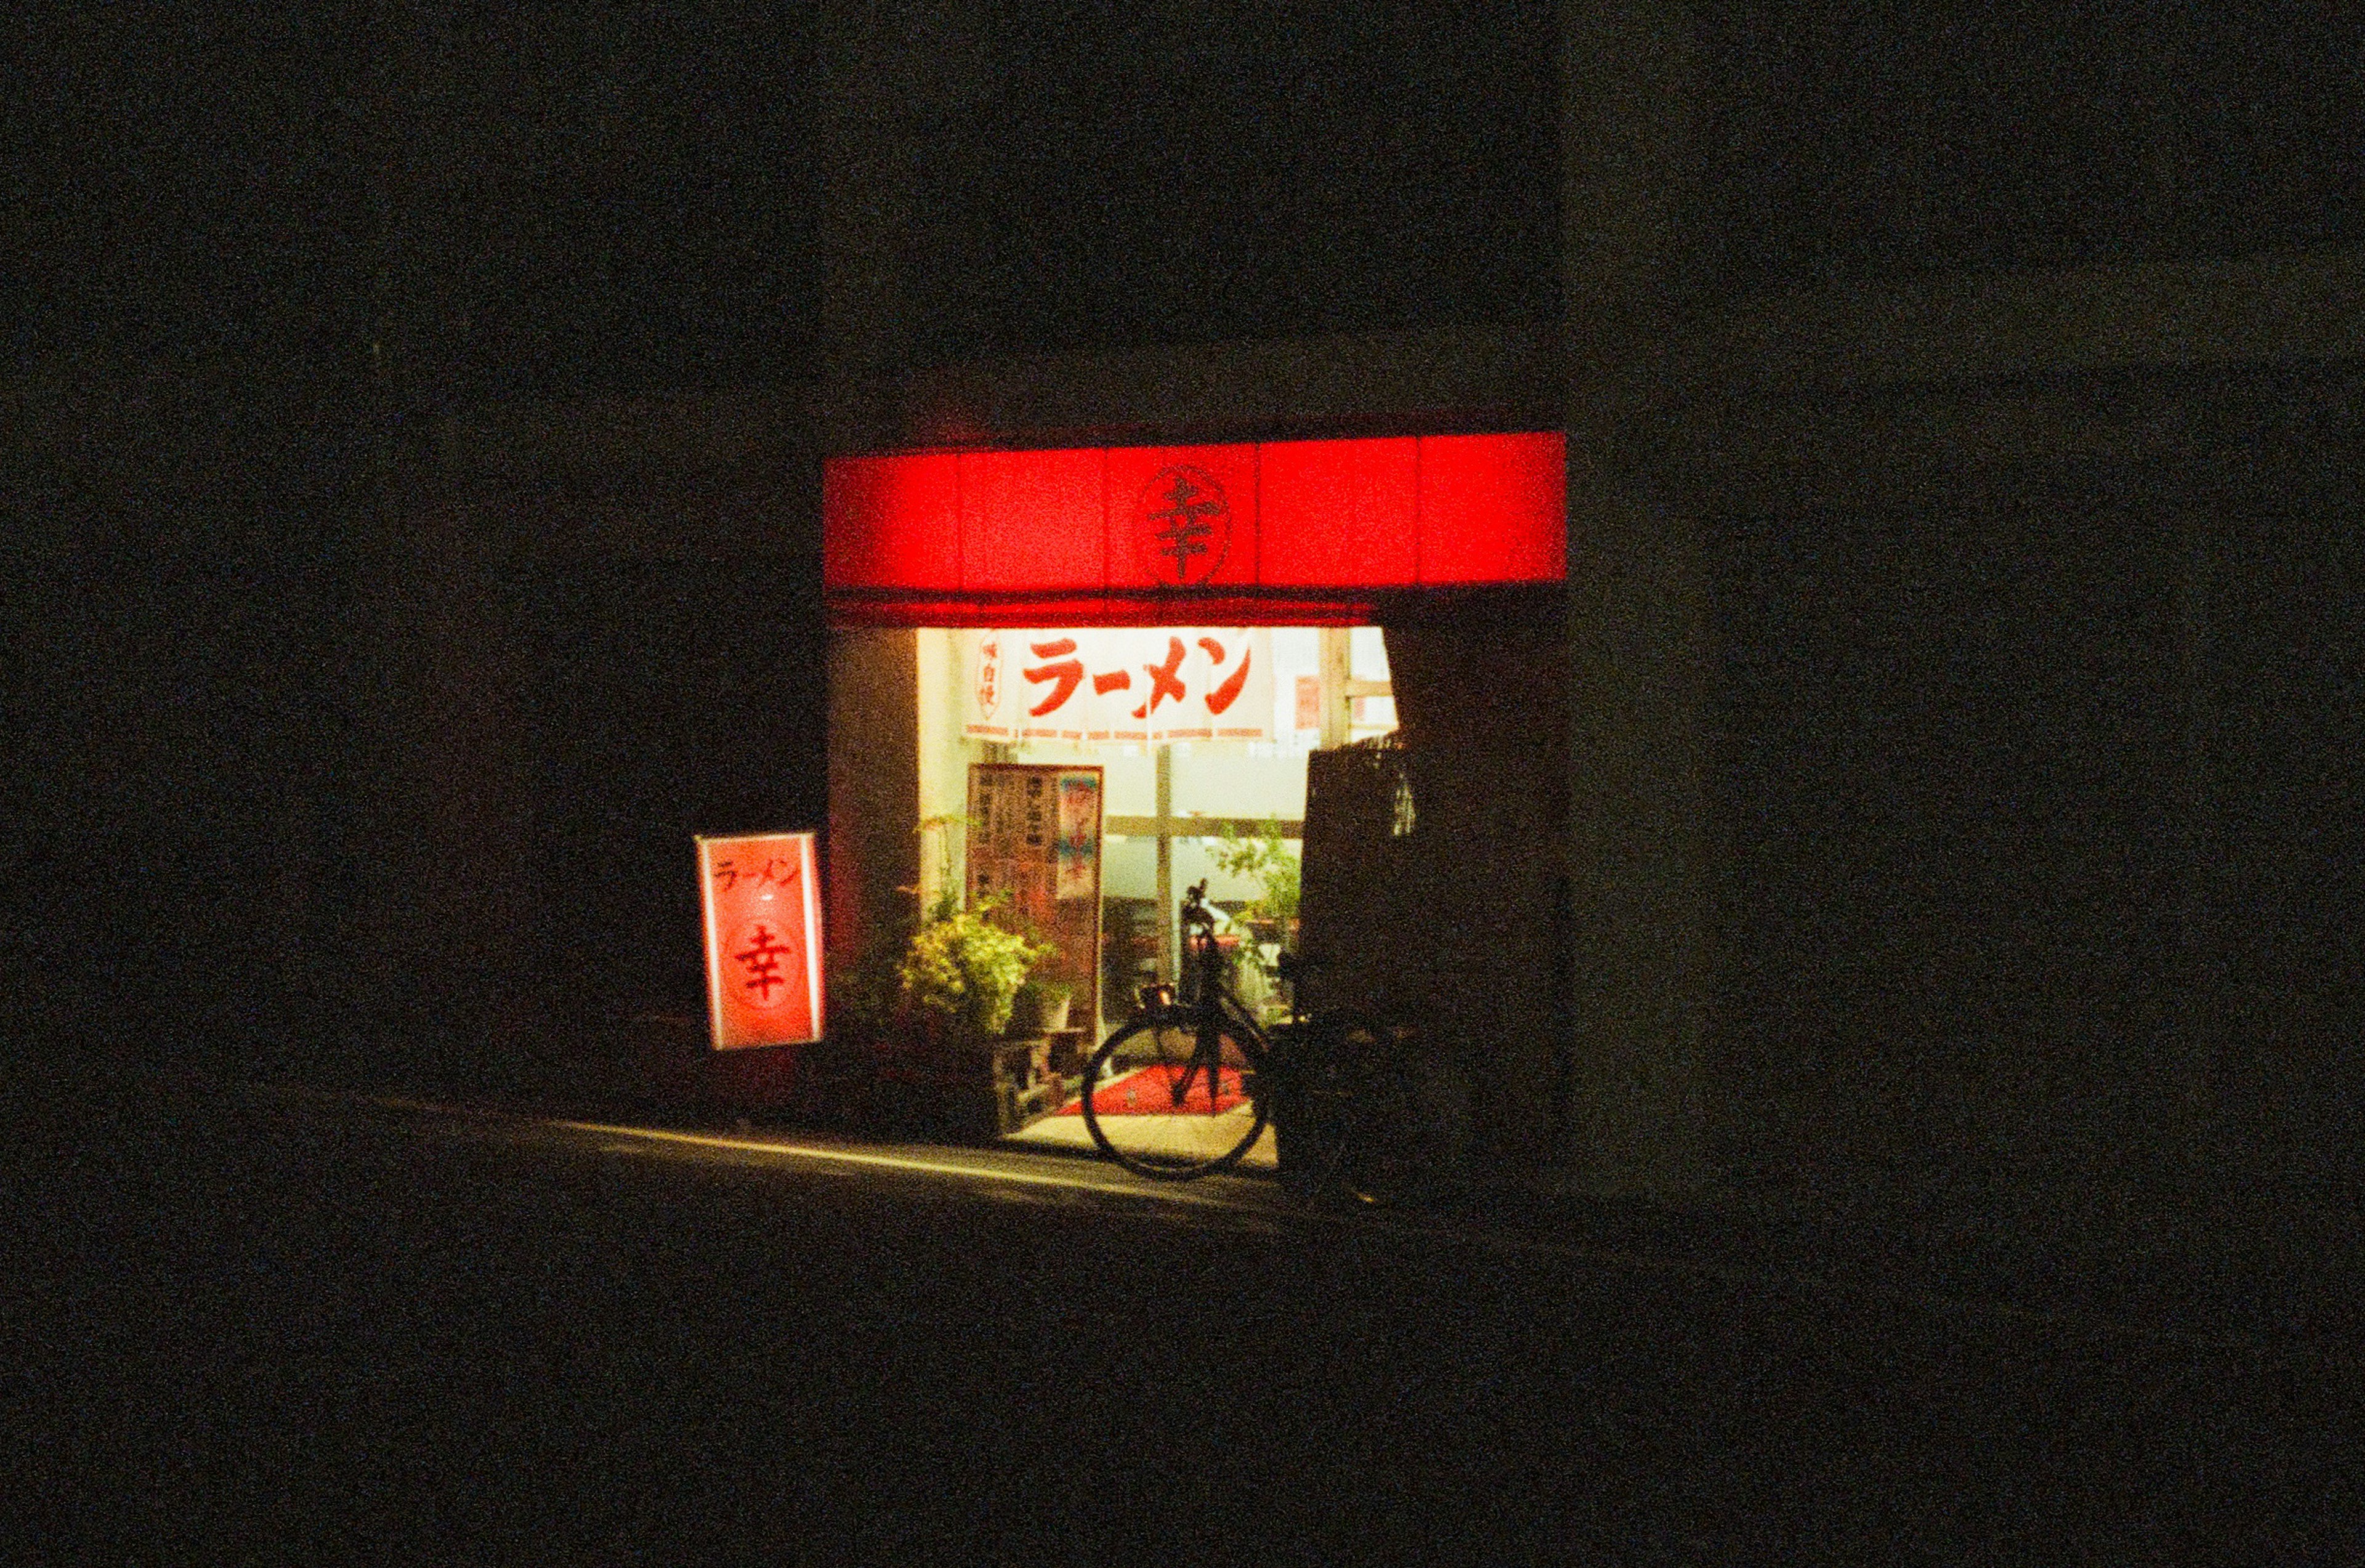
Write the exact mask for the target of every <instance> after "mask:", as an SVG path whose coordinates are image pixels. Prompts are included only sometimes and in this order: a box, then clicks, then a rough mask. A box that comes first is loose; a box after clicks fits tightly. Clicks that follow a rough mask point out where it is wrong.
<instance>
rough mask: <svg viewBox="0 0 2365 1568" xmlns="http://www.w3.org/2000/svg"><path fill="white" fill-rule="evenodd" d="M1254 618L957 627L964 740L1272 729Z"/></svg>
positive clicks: (1237, 736)
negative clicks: (964, 675) (1206, 623)
mask: <svg viewBox="0 0 2365 1568" xmlns="http://www.w3.org/2000/svg"><path fill="white" fill-rule="evenodd" d="M961 646H962V651H963V654H964V655H965V657H964V668H965V669H966V671H967V672H968V677H969V679H968V695H967V697H966V699H965V703H966V711H965V713H964V715H963V720H962V724H961V734H964V735H967V736H969V737H970V738H971V739H973V740H992V741H1023V740H1046V741H1064V742H1068V743H1070V744H1080V745H1093V744H1096V743H1108V744H1126V743H1130V744H1136V745H1139V744H1144V743H1147V744H1150V745H1158V744H1162V743H1164V742H1168V741H1190V740H1226V741H1269V740H1271V739H1272V738H1273V707H1272V703H1273V695H1272V692H1273V688H1272V634H1271V633H1268V632H1267V631H1266V630H1264V629H1263V628H1262V627H1238V626H1233V627H1199V626H1117V627H1099V628H1078V629H1075V630H1070V631H1056V630H1044V631H999V630H997V631H970V632H964V633H961Z"/></svg>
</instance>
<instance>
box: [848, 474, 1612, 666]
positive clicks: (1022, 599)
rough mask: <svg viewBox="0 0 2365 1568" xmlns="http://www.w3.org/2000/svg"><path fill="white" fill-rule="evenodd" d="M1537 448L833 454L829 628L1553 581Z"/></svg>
mask: <svg viewBox="0 0 2365 1568" xmlns="http://www.w3.org/2000/svg"><path fill="white" fill-rule="evenodd" d="M1565 451H1566V448H1565V444H1564V441H1563V438H1562V437H1561V435H1560V434H1559V433H1558V432H1557V431H1550V432H1544V433H1541V434H1499V435H1469V436H1420V437H1388V438H1373V439H1357V440H1339V441H1301V442H1264V443H1262V444H1258V443H1254V442H1239V443H1234V444H1229V445H1209V446H1172V447H1126V446H1119V447H1106V448H1070V449H1063V450H1058V451H1047V452H972V453H965V454H959V455H958V456H956V455H954V454H947V453H932V454H911V455H908V456H891V457H852V458H833V459H831V460H830V461H829V462H828V464H826V465H824V481H823V510H824V520H823V545H824V564H823V573H824V582H825V584H826V586H827V588H828V590H829V593H830V599H831V606H832V609H833V611H834V613H835V614H836V615H838V616H839V617H841V618H842V619H845V620H849V621H864V622H875V623H882V624H895V625H906V626H915V625H992V624H1001V625H1024V624H1070V625H1121V624H1127V623H1132V622H1145V623H1154V622H1159V621H1160V620H1165V619H1171V617H1172V616H1173V615H1174V614H1176V613H1177V612H1178V605H1179V604H1188V605H1189V606H1190V607H1191V608H1190V610H1189V612H1188V613H1189V617H1190V619H1191V620H1192V621H1193V622H1195V623H1205V624H1215V623H1216V622H1224V623H1228V624H1232V625H1250V624H1260V625H1279V624H1283V623H1320V624H1343V623H1349V622H1357V621H1361V620H1364V619H1368V615H1369V612H1370V610H1371V606H1372V600H1373V597H1374V596H1375V595H1385V594H1388V593H1393V592H1398V591H1403V590H1407V589H1414V588H1425V587H1454V588H1462V587H1473V586H1482V585H1489V584H1517V583H1555V582H1559V581H1561V580H1562V579H1563V578H1564V577H1565V576H1566V573H1567V554H1568V546H1567V523H1566V503H1567V498H1566V490H1567V476H1566V470H1565V465H1564V458H1565Z"/></svg>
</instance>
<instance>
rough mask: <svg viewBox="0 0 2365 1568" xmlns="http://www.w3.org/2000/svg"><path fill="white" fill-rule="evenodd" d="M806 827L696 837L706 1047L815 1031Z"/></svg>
mask: <svg viewBox="0 0 2365 1568" xmlns="http://www.w3.org/2000/svg"><path fill="white" fill-rule="evenodd" d="M813 840H814V835H813V834H810V833H763V834H743V835H740V836H736V837H731V838H706V837H701V838H700V839H699V840H698V884H699V894H700V902H701V904H702V906H703V909H704V913H705V917H706V995H707V1004H708V1011H709V1016H710V1018H711V1020H712V1028H713V1040H714V1048H715V1049H716V1050H718V1051H728V1050H737V1049H740V1048H742V1047H747V1046H801V1045H805V1044H808V1043H810V1042H812V1041H814V1040H817V1039H819V1038H821V996H822V988H821V901H820V898H819V895H818V893H817V892H816V890H815V889H814V887H813Z"/></svg>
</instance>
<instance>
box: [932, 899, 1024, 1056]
mask: <svg viewBox="0 0 2365 1568" xmlns="http://www.w3.org/2000/svg"><path fill="white" fill-rule="evenodd" d="M1001 902H1002V901H1001V900H1000V899H998V898H993V899H986V900H982V901H981V902H980V903H979V905H978V907H977V908H975V909H959V908H955V907H949V906H947V903H946V902H945V901H943V900H939V901H938V906H937V908H936V910H933V911H931V914H932V915H933V916H934V918H932V919H930V920H928V921H927V922H925V924H922V925H921V927H920V929H919V930H918V931H916V932H914V933H913V935H912V940H911V944H910V946H907V947H905V948H904V950H903V961H902V966H901V968H900V969H899V970H898V973H899V974H900V976H901V977H902V999H903V1002H905V1003H906V1004H907V1005H908V1006H910V1007H911V1008H913V1010H914V1011H915V1012H917V1013H920V1014H928V1015H931V1016H933V1017H934V1018H935V1019H936V1020H938V1021H939V1022H938V1023H937V1025H936V1026H937V1027H939V1028H945V1029H949V1030H951V1031H953V1032H954V1033H956V1034H957V1035H958V1036H962V1037H965V1038H969V1039H992V1038H994V1037H996V1036H1000V1035H1001V1033H1002V1032H1003V1030H1004V1029H1006V1028H1008V1027H1009V1025H1010V1009H1011V1004H1012V1002H1014V1000H1015V998H1016V996H1017V992H1018V987H1019V985H1020V984H1021V983H1022V982H1023V981H1024V980H1026V971H1027V970H1029V969H1033V968H1034V967H1035V966H1036V965H1037V964H1038V963H1040V962H1041V961H1042V960H1043V959H1044V958H1048V957H1049V956H1050V953H1051V951H1052V948H1051V946H1050V945H1049V944H1048V943H1037V942H1029V941H1028V940H1026V937H1024V936H1021V935H1018V934H1017V933H1015V932H1011V931H1004V930H1003V929H1002V928H1001V927H1000V926H998V925H996V924H993V923H992V921H990V920H988V919H987V918H986V916H987V914H989V913H991V912H992V910H993V909H995V908H996V907H998V906H999V904H1000V903H1001Z"/></svg>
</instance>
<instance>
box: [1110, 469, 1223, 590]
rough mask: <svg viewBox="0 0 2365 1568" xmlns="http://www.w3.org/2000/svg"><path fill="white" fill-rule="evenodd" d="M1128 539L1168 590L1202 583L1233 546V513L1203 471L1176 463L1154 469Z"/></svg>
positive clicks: (1151, 571) (1137, 509)
mask: <svg viewBox="0 0 2365 1568" xmlns="http://www.w3.org/2000/svg"><path fill="white" fill-rule="evenodd" d="M1133 536H1134V541H1135V543H1136V545H1137V546H1138V549H1139V550H1140V552H1141V556H1142V559H1144V560H1145V561H1147V562H1148V563H1149V570H1150V575H1151V576H1153V577H1156V578H1157V579H1158V580H1159V581H1160V582H1161V583H1164V584H1166V585H1167V586H1168V587H1170V588H1188V587H1190V586H1191V585H1192V584H1194V583H1204V582H1205V581H1206V580H1207V579H1208V578H1209V577H1214V576H1215V575H1216V568H1217V567H1219V566H1222V565H1223V564H1224V553H1225V552H1226V551H1227V550H1228V549H1230V548H1231V543H1232V509H1231V508H1230V506H1228V505H1227V503H1226V502H1225V500H1224V487H1223V486H1221V485H1219V484H1217V483H1216V476H1214V475H1212V474H1210V473H1208V472H1207V471H1206V470H1205V468H1199V467H1194V466H1193V465H1190V464H1187V463H1184V464H1178V465H1175V466H1174V467H1171V468H1162V469H1160V470H1159V474H1158V477H1156V478H1155V479H1152V480H1151V481H1150V482H1149V484H1148V485H1147V486H1145V487H1143V488H1142V492H1141V504H1140V505H1139V506H1138V507H1136V508H1134V512H1133Z"/></svg>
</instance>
